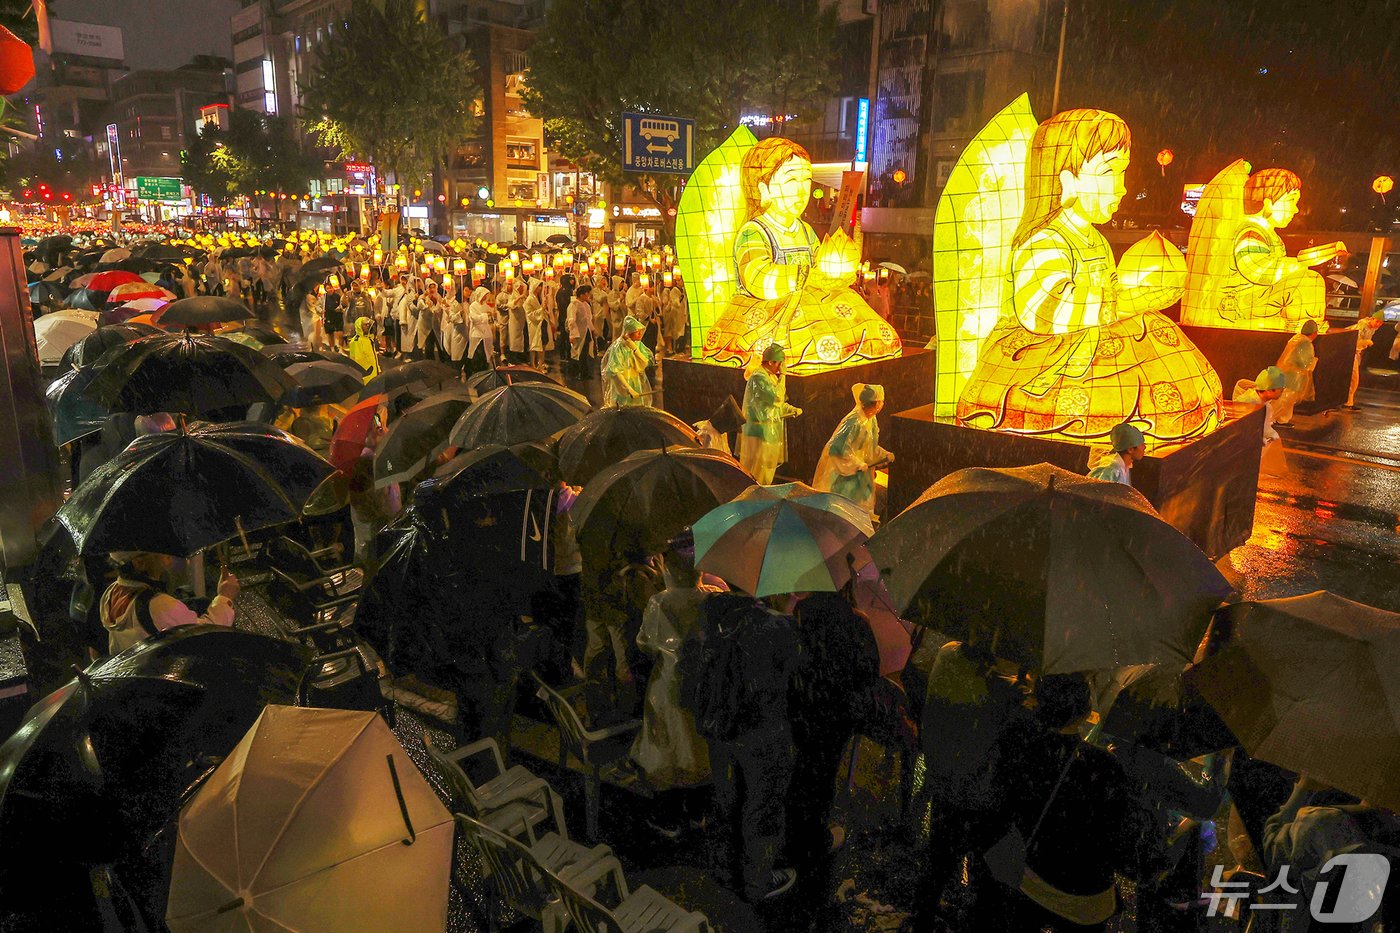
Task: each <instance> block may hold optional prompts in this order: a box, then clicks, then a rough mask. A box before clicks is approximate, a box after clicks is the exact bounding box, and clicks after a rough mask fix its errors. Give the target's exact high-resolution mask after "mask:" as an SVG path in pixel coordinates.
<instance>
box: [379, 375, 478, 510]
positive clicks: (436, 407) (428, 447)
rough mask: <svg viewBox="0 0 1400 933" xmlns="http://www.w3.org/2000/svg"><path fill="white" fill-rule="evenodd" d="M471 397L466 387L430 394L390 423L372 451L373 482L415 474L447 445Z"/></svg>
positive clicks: (387, 480) (395, 480)
mask: <svg viewBox="0 0 1400 933" xmlns="http://www.w3.org/2000/svg"><path fill="white" fill-rule="evenodd" d="M471 404H472V400H471V396H470V395H469V394H468V392H467V389H466V387H465V386H457V387H455V388H452V389H448V390H447V391H445V392H440V393H438V394H436V395H432V396H429V397H428V398H426V399H424V400H423V401H421V402H419V403H418V404H416V405H414V406H413V407H411V408H409V409H407V410H405V411H404V412H403V413H402V414H401V415H399V416H398V417H397V418H395V419H393V421H392V422H391V423H390V425H389V430H388V431H386V432H385V434H384V436H383V437H382V438H381V439H380V441H379V444H378V446H377V447H376V449H375V452H374V476H375V484H376V485H380V486H387V485H389V484H390V483H397V482H402V481H404V480H407V479H411V478H413V477H414V476H417V475H418V474H419V473H421V472H423V470H424V469H425V468H426V467H427V465H428V463H429V461H431V460H432V459H433V458H434V457H436V456H437V455H438V454H440V453H442V452H443V451H444V450H445V449H447V447H448V442H447V438H448V436H449V435H450V434H451V433H452V428H453V427H454V426H455V425H456V424H457V422H458V420H460V419H461V417H462V415H463V414H464V413H465V412H466V410H467V409H468V408H470V407H471Z"/></svg>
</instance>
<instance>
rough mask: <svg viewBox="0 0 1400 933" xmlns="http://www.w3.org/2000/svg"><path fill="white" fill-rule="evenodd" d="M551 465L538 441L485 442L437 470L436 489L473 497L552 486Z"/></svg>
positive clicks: (456, 495) (450, 493)
mask: <svg viewBox="0 0 1400 933" xmlns="http://www.w3.org/2000/svg"><path fill="white" fill-rule="evenodd" d="M555 472H556V469H555V468H554V465H553V463H552V462H551V458H550V456H549V452H548V451H547V450H545V449H544V448H543V447H540V446H539V445H538V444H516V445H515V446H514V447H502V446H501V445H500V444H488V445H486V446H485V447H478V448H476V449H475V450H469V451H467V452H466V453H464V454H459V455H458V456H456V457H453V458H452V459H451V460H449V461H448V462H447V463H445V464H443V465H442V467H441V468H440V469H438V471H437V473H436V475H437V476H438V477H440V478H441V480H440V482H439V483H438V489H439V490H440V491H441V493H442V494H443V495H444V496H446V497H448V498H452V497H457V498H461V497H466V498H473V497H479V496H488V495H494V494H496V493H499V492H518V491H520V490H522V489H552V488H553V487H554V482H555V478H554V474H555Z"/></svg>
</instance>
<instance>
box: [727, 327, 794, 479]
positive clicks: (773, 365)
mask: <svg viewBox="0 0 1400 933" xmlns="http://www.w3.org/2000/svg"><path fill="white" fill-rule="evenodd" d="M786 357H787V352H786V351H785V350H784V349H783V348H782V346H781V345H780V344H776V343H770V344H769V345H768V346H766V347H764V348H763V354H762V356H760V357H755V358H754V360H753V361H751V362H750V363H749V365H748V368H747V369H746V370H745V371H744V373H745V376H746V382H745V385H744V427H743V433H742V434H741V435H740V436H739V462H740V463H741V464H743V466H744V469H746V470H748V471H749V472H750V473H751V474H753V477H754V480H755V481H756V482H757V483H759V484H760V485H763V486H767V485H769V484H771V483H772V482H773V474H774V473H775V472H777V469H778V464H780V463H782V462H783V461H784V460H786V459H787V427H786V426H785V425H784V424H783V419H784V418H796V417H797V416H798V415H800V414H802V409H800V408H797V407H795V406H792V405H789V404H788V403H787V379H786V378H785V377H784V376H783V360H784V359H786Z"/></svg>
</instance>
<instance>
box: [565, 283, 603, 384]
mask: <svg viewBox="0 0 1400 933" xmlns="http://www.w3.org/2000/svg"><path fill="white" fill-rule="evenodd" d="M592 301H593V286H592V285H590V284H588V283H587V282H584V283H583V284H581V285H579V287H578V289H577V290H576V291H575V292H574V294H573V298H572V299H570V301H569V321H568V323H569V355H570V357H571V358H572V359H573V361H574V375H575V376H577V377H579V378H580V379H587V378H588V376H589V370H590V369H592V368H593V367H592V363H593V347H594V344H595V343H596V340H597V338H596V336H595V332H594V330H593V305H592Z"/></svg>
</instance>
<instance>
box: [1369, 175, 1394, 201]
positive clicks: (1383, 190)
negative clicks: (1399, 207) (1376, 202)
mask: <svg viewBox="0 0 1400 933" xmlns="http://www.w3.org/2000/svg"><path fill="white" fill-rule="evenodd" d="M1394 187H1395V179H1394V178H1391V177H1390V176H1389V175H1378V176H1377V177H1376V180H1375V181H1373V182H1371V190H1372V191H1374V192H1375V193H1376V194H1378V195H1380V196H1381V200H1382V201H1384V200H1385V196H1386V195H1387V194H1389V193H1390V191H1391V189H1392V188H1394Z"/></svg>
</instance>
